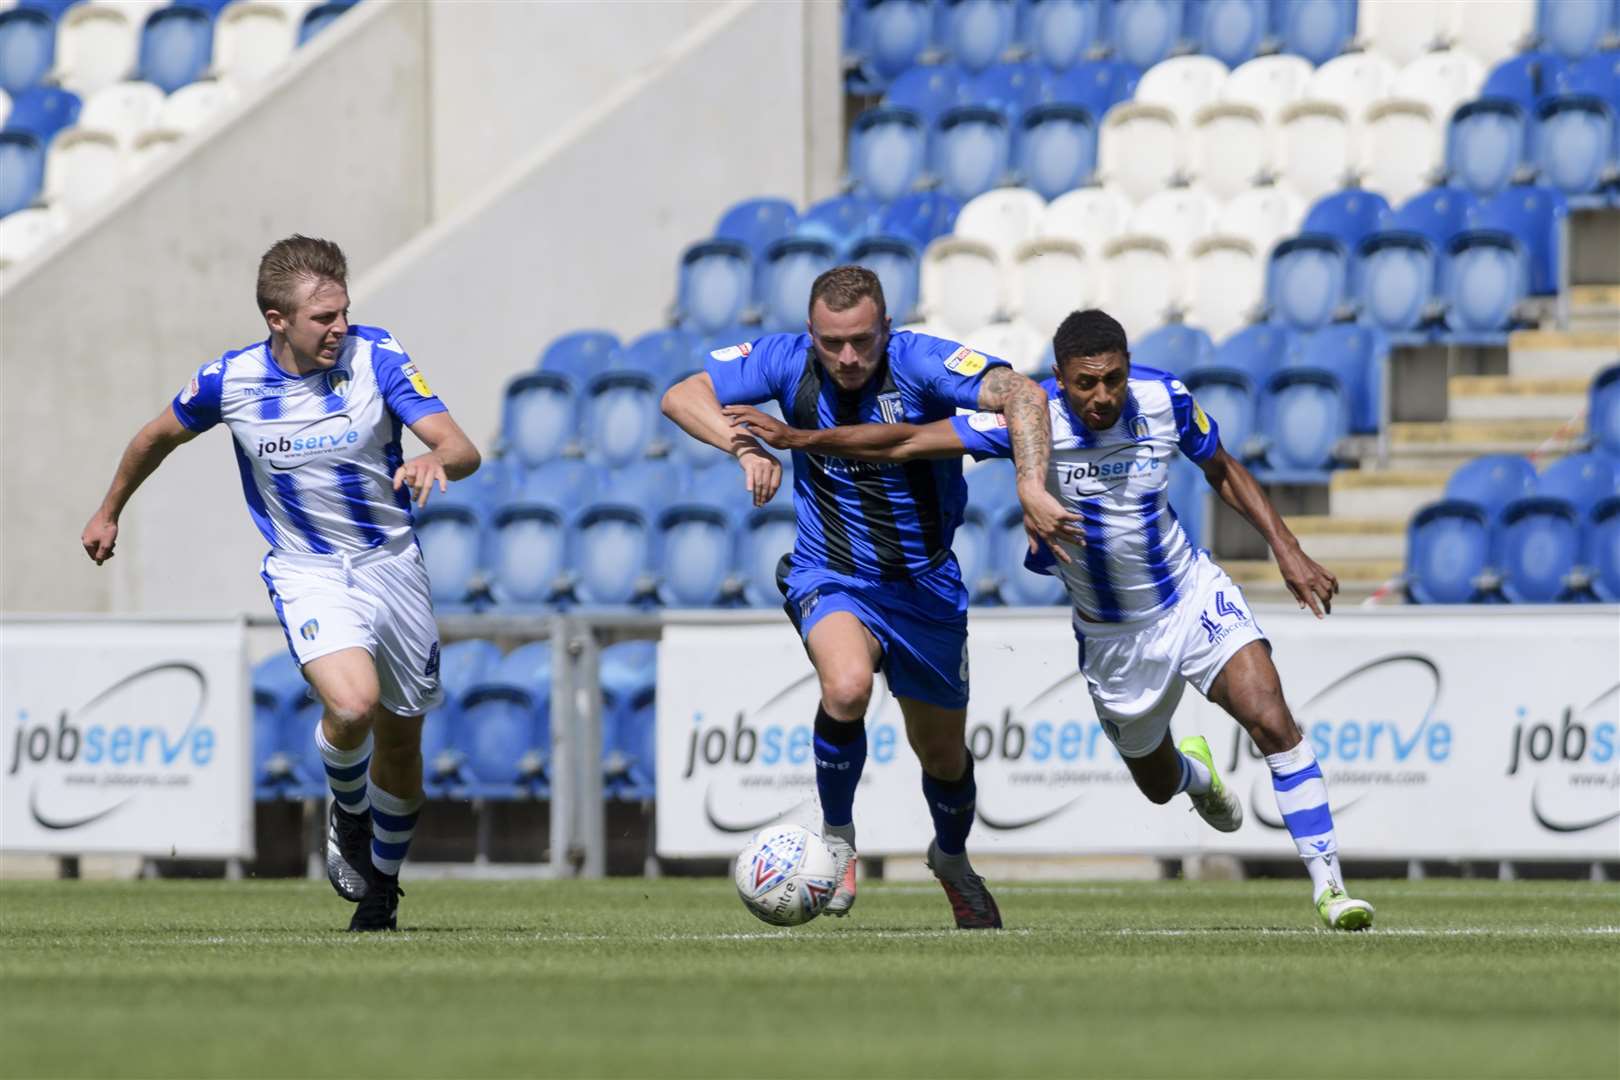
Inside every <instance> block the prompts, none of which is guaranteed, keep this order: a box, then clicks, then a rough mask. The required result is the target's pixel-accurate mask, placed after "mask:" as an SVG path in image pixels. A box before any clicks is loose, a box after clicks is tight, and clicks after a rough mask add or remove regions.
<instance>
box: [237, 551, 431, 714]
mask: <svg viewBox="0 0 1620 1080" xmlns="http://www.w3.org/2000/svg"><path fill="white" fill-rule="evenodd" d="M260 576H262V577H263V578H264V583H265V586H266V587H267V588H268V589H269V590H270V602H271V603H272V604H274V605H275V609H276V617H277V618H279V619H280V620H281V628H282V629H283V630H285V631H286V632H287V643H288V644H289V645H291V646H292V651H293V656H294V657H295V658H296V659H297V660H298V664H299V666H300V667H302V666H303V665H305V664H308V663H309V662H311V661H312V660H318V659H320V658H321V657H323V656H326V655H327V654H329V653H335V652H337V651H338V650H339V649H350V648H361V649H364V650H366V651H367V652H368V653H370V654H371V658H372V661H373V662H374V663H375V664H376V665H377V682H378V685H379V687H380V689H381V693H380V695H379V702H380V704H381V705H382V707H383V708H385V709H387V710H388V711H389V712H391V713H394V714H396V715H398V716H421V715H422V714H423V713H425V712H427V711H428V710H429V709H431V708H433V707H434V706H436V705H437V704H439V702H440V701H441V700H442V699H443V694H442V693H441V691H440V689H439V626H438V623H437V622H436V621H435V620H434V618H433V598H432V596H431V595H430V594H429V592H428V576H427V567H426V565H425V564H424V563H423V561H422V550H421V548H419V547H417V545H416V540H415V538H414V537H407V538H405V539H403V540H399V541H395V542H394V543H392V544H389V545H387V546H385V547H379V548H375V549H373V550H371V551H368V552H364V553H362V554H359V555H353V556H350V555H305V554H301V553H291V552H281V551H272V552H270V554H268V555H266V556H265V557H264V566H263V569H262V572H261V575H260Z"/></svg>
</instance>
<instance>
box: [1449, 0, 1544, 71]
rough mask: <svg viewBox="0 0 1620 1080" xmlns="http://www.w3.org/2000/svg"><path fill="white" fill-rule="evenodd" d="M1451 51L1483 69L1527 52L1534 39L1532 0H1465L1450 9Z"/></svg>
mask: <svg viewBox="0 0 1620 1080" xmlns="http://www.w3.org/2000/svg"><path fill="white" fill-rule="evenodd" d="M1451 11H1452V27H1451V38H1452V48H1454V49H1456V50H1459V51H1462V52H1467V53H1470V54H1471V55H1473V57H1474V58H1475V59H1477V60H1478V61H1479V62H1480V63H1482V64H1484V65H1485V66H1486V67H1490V66H1492V65H1494V64H1497V63H1500V62H1501V61H1503V60H1506V59H1507V58H1508V57H1510V56H1512V55H1514V54H1515V53H1518V52H1522V51H1523V50H1524V49H1526V48H1528V47H1529V45H1530V43H1531V42H1532V41H1533V40H1535V36H1536V0H1467V3H1455V4H1453V5H1452V8H1451Z"/></svg>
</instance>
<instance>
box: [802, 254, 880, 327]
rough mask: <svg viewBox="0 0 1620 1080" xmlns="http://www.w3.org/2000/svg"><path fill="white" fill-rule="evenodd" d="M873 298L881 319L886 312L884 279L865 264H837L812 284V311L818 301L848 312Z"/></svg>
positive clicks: (828, 308) (830, 307) (830, 309)
mask: <svg viewBox="0 0 1620 1080" xmlns="http://www.w3.org/2000/svg"><path fill="white" fill-rule="evenodd" d="M867 299H870V300H871V301H872V302H873V303H874V304H876V305H877V310H878V319H879V321H881V320H882V319H883V318H884V316H885V315H886V314H887V312H886V309H885V306H884V303H883V282H881V281H879V280H878V276H877V275H876V274H874V273H872V271H870V270H868V269H867V268H866V267H864V266H835V267H833V268H832V269H831V270H828V271H826V272H824V273H823V274H822V275H821V276H820V277H818V278H816V280H815V283H814V284H812V285H811V286H810V311H811V312H812V313H814V311H815V310H816V301H817V300H820V301H821V302H822V303H824V304H826V305H827V310H828V311H848V310H849V309H850V308H852V307H854V306H855V305H856V304H858V303H860V302H861V301H862V300H867Z"/></svg>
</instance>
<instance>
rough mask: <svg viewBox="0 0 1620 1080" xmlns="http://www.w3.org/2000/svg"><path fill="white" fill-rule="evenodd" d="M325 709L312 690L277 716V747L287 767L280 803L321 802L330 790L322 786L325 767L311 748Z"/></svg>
mask: <svg viewBox="0 0 1620 1080" xmlns="http://www.w3.org/2000/svg"><path fill="white" fill-rule="evenodd" d="M323 712H325V706H323V705H322V704H321V699H320V698H318V697H316V696H315V692H314V691H313V690H309V691H307V692H306V693H304V694H303V695H300V696H294V697H293V698H292V699H291V700H290V701H289V702H288V703H287V707H286V709H285V711H283V712H282V714H281V719H282V724H281V747H282V750H283V752H284V753H285V754H286V755H287V761H288V762H289V763H290V765H291V772H290V774H289V775H288V777H287V779H286V786H284V787H283V788H282V798H284V799H324V798H326V797H327V793H328V792H329V791H330V790H331V788H330V787H329V786H328V785H327V782H326V763H325V762H324V761H322V760H321V751H320V748H319V747H317V746H316V745H315V725H316V724H319V723H320V722H321V714H322V713H323Z"/></svg>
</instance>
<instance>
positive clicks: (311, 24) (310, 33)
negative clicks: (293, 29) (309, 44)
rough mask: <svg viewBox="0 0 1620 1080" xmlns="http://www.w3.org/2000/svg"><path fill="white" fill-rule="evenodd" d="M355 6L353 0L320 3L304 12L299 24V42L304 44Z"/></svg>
mask: <svg viewBox="0 0 1620 1080" xmlns="http://www.w3.org/2000/svg"><path fill="white" fill-rule="evenodd" d="M352 7H354V3H353V2H352V0H344V2H341V3H331V4H318V5H316V6H315V7H312V8H310V9H309V10H308V11H306V12H305V13H304V18H303V21H302V22H300V23H299V24H298V44H300V45H302V44H304V43H305V42H306V41H308V40H309V39H310V38H312V37H314V36H315V35H316V34H318V33H320V32H321V31H322V30H325V29H326V28H327V27H328V26H331V25H332V24H333V23H334V22H336V21H337V20H338V18H339V16H341V15H342V14H343V13H344V12H346V11H348V10H349V9H350V8H352Z"/></svg>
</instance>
